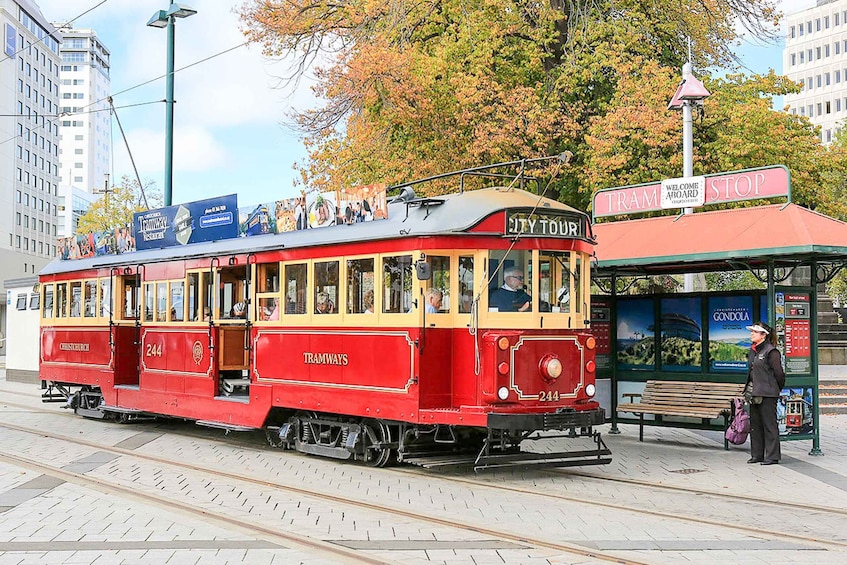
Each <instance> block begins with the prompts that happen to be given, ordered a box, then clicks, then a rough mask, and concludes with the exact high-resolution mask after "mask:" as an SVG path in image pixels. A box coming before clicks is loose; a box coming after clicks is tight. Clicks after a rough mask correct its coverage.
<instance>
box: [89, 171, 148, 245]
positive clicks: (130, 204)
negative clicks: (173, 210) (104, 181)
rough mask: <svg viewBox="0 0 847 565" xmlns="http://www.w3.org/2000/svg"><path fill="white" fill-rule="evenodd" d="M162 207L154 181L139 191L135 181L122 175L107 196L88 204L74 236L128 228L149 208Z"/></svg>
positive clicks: (139, 187)
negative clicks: (137, 215) (135, 215)
mask: <svg viewBox="0 0 847 565" xmlns="http://www.w3.org/2000/svg"><path fill="white" fill-rule="evenodd" d="M145 196H146V198H145ZM145 202H146V203H147V204H146V205H145ZM161 205H162V195H161V193H160V192H158V191H156V190H155V183H154V182H153V181H147V182H146V184H145V185H144V188H143V190H142V189H141V186H140V185H139V184H138V181H136V180H131V179H130V178H129V177H128V176H126V175H124V176H123V177H122V178H121V182H120V184H119V185H117V186H112V187H111V188H110V190H109V192H107V193H106V194H104V195H103V196H102V197H101V198H100V199H98V200H97V201H96V202H94V203H92V204H91V206H90V207H89V208H88V212H87V213H86V214H85V215H84V216H82V217H81V218H80V219H79V225H78V227H77V233H78V234H85V233H88V232H89V231H93V232H100V231H111V230H114V229H115V228H118V227H123V226H130V225H132V220H133V214H135V213H136V212H143V211H144V210H147V209H148V206H149V207H150V208H158V207H160V206H161Z"/></svg>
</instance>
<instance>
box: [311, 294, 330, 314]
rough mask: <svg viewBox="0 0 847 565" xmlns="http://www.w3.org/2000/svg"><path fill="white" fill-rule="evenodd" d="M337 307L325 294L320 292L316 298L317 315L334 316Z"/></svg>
mask: <svg viewBox="0 0 847 565" xmlns="http://www.w3.org/2000/svg"><path fill="white" fill-rule="evenodd" d="M334 313H335V305H334V304H333V303H332V300H330V299H329V295H328V294H327V293H325V292H319V293H318V295H317V296H316V297H315V314H334Z"/></svg>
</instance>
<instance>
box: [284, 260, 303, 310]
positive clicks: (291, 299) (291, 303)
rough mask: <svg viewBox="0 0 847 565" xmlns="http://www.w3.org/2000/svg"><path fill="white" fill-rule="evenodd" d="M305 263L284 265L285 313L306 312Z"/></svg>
mask: <svg viewBox="0 0 847 565" xmlns="http://www.w3.org/2000/svg"><path fill="white" fill-rule="evenodd" d="M307 272H308V271H307V269H306V264H305V263H298V264H296V265H286V266H285V289H284V290H285V313H286V314H305V313H306V288H308V285H307V283H308V280H307V277H306V273H307Z"/></svg>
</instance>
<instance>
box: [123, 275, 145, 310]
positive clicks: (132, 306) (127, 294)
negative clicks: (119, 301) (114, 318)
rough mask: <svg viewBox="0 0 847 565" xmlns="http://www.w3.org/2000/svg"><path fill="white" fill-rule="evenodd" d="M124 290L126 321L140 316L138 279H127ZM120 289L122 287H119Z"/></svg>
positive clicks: (124, 282)
mask: <svg viewBox="0 0 847 565" xmlns="http://www.w3.org/2000/svg"><path fill="white" fill-rule="evenodd" d="M122 286H123V289H124V311H123V316H122V318H123V319H124V320H132V319H135V317H136V316H137V315H138V314H140V312H139V309H140V308H141V304H140V300H141V296H140V292H139V291H140V288H141V287H140V285H139V282H138V279H137V278H136V277H131V278H126V279H124V280H123V283H122ZM118 288H120V285H119V286H118Z"/></svg>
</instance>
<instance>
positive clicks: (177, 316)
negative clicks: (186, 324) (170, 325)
mask: <svg viewBox="0 0 847 565" xmlns="http://www.w3.org/2000/svg"><path fill="white" fill-rule="evenodd" d="M184 294H185V282H184V281H175V282H172V283H171V317H170V320H171V321H172V322H181V321H183V319H184V314H185V312H184V310H185V304H184V301H183V295H184Z"/></svg>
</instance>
